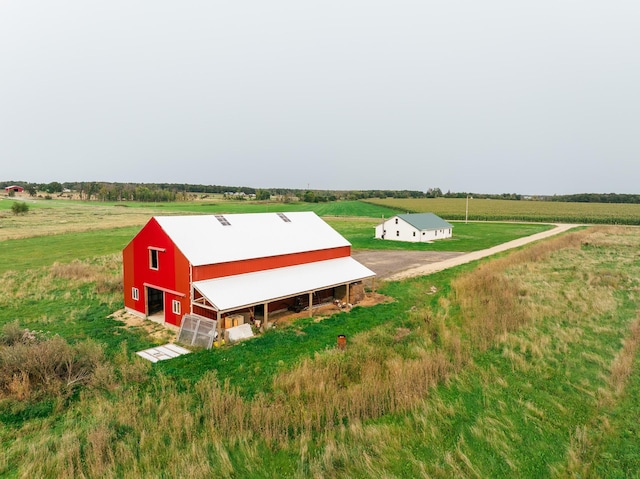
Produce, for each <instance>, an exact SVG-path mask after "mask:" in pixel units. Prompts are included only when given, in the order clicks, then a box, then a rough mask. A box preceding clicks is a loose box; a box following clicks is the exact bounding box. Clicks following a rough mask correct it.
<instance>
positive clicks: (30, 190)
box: [26, 185, 38, 196]
mask: <svg viewBox="0 0 640 479" xmlns="http://www.w3.org/2000/svg"><path fill="white" fill-rule="evenodd" d="M26 189H27V193H29V196H36V195H37V194H38V190H37V189H36V187H35V186H33V185H29V186H27V188H26Z"/></svg>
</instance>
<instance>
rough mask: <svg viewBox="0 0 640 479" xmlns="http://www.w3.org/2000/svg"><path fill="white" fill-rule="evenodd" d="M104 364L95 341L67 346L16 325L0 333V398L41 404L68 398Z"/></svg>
mask: <svg viewBox="0 0 640 479" xmlns="http://www.w3.org/2000/svg"><path fill="white" fill-rule="evenodd" d="M104 361H105V355H104V350H103V348H102V346H101V345H99V344H98V343H95V342H94V341H82V342H79V343H76V344H69V343H67V342H66V341H65V340H64V339H63V338H61V337H60V336H54V337H52V338H42V337H40V335H38V334H37V333H35V332H33V331H30V330H28V329H23V328H21V327H20V326H19V325H18V323H17V322H13V323H9V324H6V325H4V327H3V328H2V332H1V333H0V398H2V397H4V398H10V399H17V400H40V399H42V398H44V397H47V396H52V395H53V396H58V397H68V396H70V395H71V394H72V393H73V392H74V390H75V389H76V388H78V387H80V386H82V385H86V384H88V383H90V382H91V381H92V379H93V375H94V372H95V371H96V369H97V368H98V367H99V366H100V365H101V364H103V363H104Z"/></svg>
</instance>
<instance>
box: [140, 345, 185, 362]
mask: <svg viewBox="0 0 640 479" xmlns="http://www.w3.org/2000/svg"><path fill="white" fill-rule="evenodd" d="M190 352H191V351H189V350H188V349H185V348H181V347H180V346H176V345H175V344H171V343H169V344H165V345H163V346H156V347H155V348H149V349H145V350H144V351H138V352H137V353H136V354H137V355H138V356H140V357H141V358H144V359H146V360H148V361H151V362H152V363H157V362H158V361H164V360H167V359H173V358H177V357H178V356H182V355H183V354H188V353H190Z"/></svg>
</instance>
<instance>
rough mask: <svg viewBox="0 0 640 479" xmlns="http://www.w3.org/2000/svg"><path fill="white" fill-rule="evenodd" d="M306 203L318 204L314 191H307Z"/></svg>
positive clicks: (305, 195)
mask: <svg viewBox="0 0 640 479" xmlns="http://www.w3.org/2000/svg"><path fill="white" fill-rule="evenodd" d="M303 200H304V201H305V202H306V203H317V201H318V200H317V199H316V194H315V193H314V192H313V191H306V192H305V194H304V197H303Z"/></svg>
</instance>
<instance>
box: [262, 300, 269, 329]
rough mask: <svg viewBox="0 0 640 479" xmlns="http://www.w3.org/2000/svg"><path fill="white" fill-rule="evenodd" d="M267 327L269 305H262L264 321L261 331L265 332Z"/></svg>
mask: <svg viewBox="0 0 640 479" xmlns="http://www.w3.org/2000/svg"><path fill="white" fill-rule="evenodd" d="M268 326H269V303H264V321H263V322H262V331H266V330H267V328H268Z"/></svg>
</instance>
